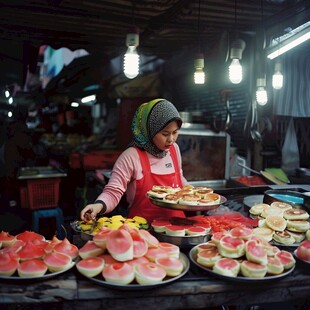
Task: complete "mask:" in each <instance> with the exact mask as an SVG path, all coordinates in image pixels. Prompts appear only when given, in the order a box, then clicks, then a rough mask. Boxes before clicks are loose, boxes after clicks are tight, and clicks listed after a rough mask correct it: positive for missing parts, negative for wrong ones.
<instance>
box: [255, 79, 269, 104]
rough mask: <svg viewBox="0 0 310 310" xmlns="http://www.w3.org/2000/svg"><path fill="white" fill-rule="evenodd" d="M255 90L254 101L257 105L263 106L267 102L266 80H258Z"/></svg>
mask: <svg viewBox="0 0 310 310" xmlns="http://www.w3.org/2000/svg"><path fill="white" fill-rule="evenodd" d="M256 86H257V90H256V101H257V103H258V104H259V105H265V104H266V103H267V102H268V96H267V91H266V89H265V87H266V79H265V78H259V79H257V82H256Z"/></svg>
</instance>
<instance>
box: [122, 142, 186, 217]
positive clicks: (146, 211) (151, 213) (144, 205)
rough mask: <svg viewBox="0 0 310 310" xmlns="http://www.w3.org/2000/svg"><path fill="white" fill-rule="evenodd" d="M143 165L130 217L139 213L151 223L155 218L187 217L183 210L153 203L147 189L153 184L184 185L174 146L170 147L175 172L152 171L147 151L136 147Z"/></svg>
mask: <svg viewBox="0 0 310 310" xmlns="http://www.w3.org/2000/svg"><path fill="white" fill-rule="evenodd" d="M136 150H137V152H138V154H139V158H140V162H141V166H142V172H143V177H142V179H140V180H137V181H136V195H135V198H134V201H133V203H132V206H131V208H130V209H129V215H128V216H129V217H130V218H132V217H134V216H135V215H139V216H142V217H144V218H145V219H147V220H148V222H149V223H151V222H152V221H153V219H155V218H159V217H166V218H171V217H185V214H184V212H183V211H181V210H171V209H166V208H162V207H158V206H156V205H154V204H152V203H151V202H150V200H149V198H148V197H147V196H146V193H147V191H149V190H150V189H151V188H152V187H153V185H165V186H174V187H177V186H179V187H182V180H181V174H180V169H179V163H178V159H177V154H176V151H175V148H174V146H173V147H171V148H170V154H171V158H172V162H173V166H174V170H175V173H171V174H164V175H160V174H155V173H152V172H151V166H150V162H149V159H148V157H147V154H146V152H145V151H141V150H140V149H138V148H136Z"/></svg>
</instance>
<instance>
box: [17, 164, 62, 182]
mask: <svg viewBox="0 0 310 310" xmlns="http://www.w3.org/2000/svg"><path fill="white" fill-rule="evenodd" d="M66 176H67V174H66V173H65V172H64V171H63V170H62V169H60V168H58V169H56V168H54V167H52V166H46V167H23V168H21V169H20V170H19V175H18V177H17V178H18V179H19V180H29V179H43V178H59V177H66Z"/></svg>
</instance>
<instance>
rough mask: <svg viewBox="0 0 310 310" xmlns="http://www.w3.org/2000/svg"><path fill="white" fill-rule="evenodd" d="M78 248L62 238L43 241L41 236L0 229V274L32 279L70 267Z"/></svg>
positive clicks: (29, 232) (72, 264) (27, 232)
mask: <svg viewBox="0 0 310 310" xmlns="http://www.w3.org/2000/svg"><path fill="white" fill-rule="evenodd" d="M78 252H79V250H78V248H77V247H76V246H75V245H74V244H72V243H70V241H69V240H68V239H67V238H65V239H63V240H60V239H58V238H57V237H56V236H54V237H53V238H52V240H46V239H45V238H44V236H43V235H40V234H38V233H35V232H33V231H27V230H26V231H24V232H21V233H19V234H18V235H16V236H14V235H11V234H10V233H9V232H5V231H2V232H0V277H15V276H16V277H21V278H29V277H31V278H34V277H43V276H44V275H46V274H48V273H50V274H51V273H56V272H64V271H66V270H68V269H70V268H72V267H73V266H74V265H75V263H74V259H75V258H77V257H78Z"/></svg>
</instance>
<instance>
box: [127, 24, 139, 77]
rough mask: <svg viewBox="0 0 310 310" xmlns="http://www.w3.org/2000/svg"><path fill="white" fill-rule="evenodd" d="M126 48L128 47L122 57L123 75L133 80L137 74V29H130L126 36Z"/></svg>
mask: <svg viewBox="0 0 310 310" xmlns="http://www.w3.org/2000/svg"><path fill="white" fill-rule="evenodd" d="M126 46H127V47H128V49H127V52H126V54H125V55H124V74H125V76H126V77H127V78H128V79H134V78H135V77H136V76H137V75H138V74H139V61H140V56H139V54H138V53H137V47H138V46H139V29H138V27H132V28H131V30H130V31H129V33H127V36H126Z"/></svg>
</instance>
